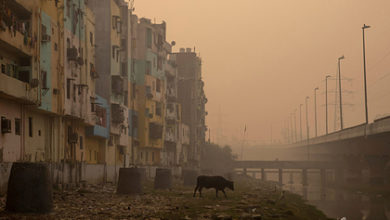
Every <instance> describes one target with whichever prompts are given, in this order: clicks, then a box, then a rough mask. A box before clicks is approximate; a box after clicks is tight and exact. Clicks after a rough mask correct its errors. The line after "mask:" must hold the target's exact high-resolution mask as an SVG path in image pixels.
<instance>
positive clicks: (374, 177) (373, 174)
mask: <svg viewBox="0 0 390 220" xmlns="http://www.w3.org/2000/svg"><path fill="white" fill-rule="evenodd" d="M365 159H366V161H367V163H368V166H369V168H370V184H372V185H383V184H384V183H385V168H386V163H387V162H388V161H389V157H388V156H386V155H366V156H365Z"/></svg>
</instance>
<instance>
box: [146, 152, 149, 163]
mask: <svg viewBox="0 0 390 220" xmlns="http://www.w3.org/2000/svg"><path fill="white" fill-rule="evenodd" d="M145 160H146V161H148V160H149V152H146V156H145Z"/></svg>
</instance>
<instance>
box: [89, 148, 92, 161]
mask: <svg viewBox="0 0 390 220" xmlns="http://www.w3.org/2000/svg"><path fill="white" fill-rule="evenodd" d="M89 160H92V150H89Z"/></svg>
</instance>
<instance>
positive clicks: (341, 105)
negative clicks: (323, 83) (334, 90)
mask: <svg viewBox="0 0 390 220" xmlns="http://www.w3.org/2000/svg"><path fill="white" fill-rule="evenodd" d="M344 58H345V57H344V55H343V56H341V57H339V58H338V59H337V60H338V67H339V68H338V69H339V96H340V98H339V99H340V100H339V101H340V129H341V130H343V129H344V125H343V101H342V95H341V94H342V90H341V69H340V60H343V59H344Z"/></svg>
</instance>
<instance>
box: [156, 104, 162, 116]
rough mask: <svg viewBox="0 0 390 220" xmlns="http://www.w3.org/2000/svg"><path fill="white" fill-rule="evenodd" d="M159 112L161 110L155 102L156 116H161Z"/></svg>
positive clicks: (159, 105)
mask: <svg viewBox="0 0 390 220" xmlns="http://www.w3.org/2000/svg"><path fill="white" fill-rule="evenodd" d="M161 110H162V108H161V103H160V102H157V103H156V115H158V116H161Z"/></svg>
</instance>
